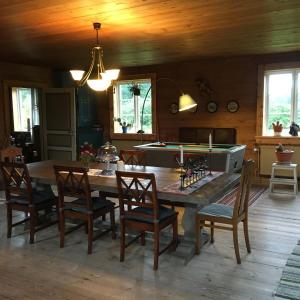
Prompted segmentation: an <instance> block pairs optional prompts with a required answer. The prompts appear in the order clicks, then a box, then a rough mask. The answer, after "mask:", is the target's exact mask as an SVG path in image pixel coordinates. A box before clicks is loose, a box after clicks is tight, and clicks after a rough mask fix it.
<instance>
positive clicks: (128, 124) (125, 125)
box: [114, 118, 132, 133]
mask: <svg viewBox="0 0 300 300" xmlns="http://www.w3.org/2000/svg"><path fill="white" fill-rule="evenodd" d="M114 121H115V122H118V123H119V125H120V126H121V127H122V132H123V133H127V130H128V128H130V127H131V126H132V125H131V124H130V123H127V122H126V121H122V120H121V118H114Z"/></svg>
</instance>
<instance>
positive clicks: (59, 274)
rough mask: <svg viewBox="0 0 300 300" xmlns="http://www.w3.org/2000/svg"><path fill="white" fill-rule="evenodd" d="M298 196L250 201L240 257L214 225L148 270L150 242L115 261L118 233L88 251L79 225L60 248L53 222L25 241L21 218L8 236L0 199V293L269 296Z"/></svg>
mask: <svg viewBox="0 0 300 300" xmlns="http://www.w3.org/2000/svg"><path fill="white" fill-rule="evenodd" d="M299 211H300V197H299V196H298V197H297V198H296V199H292V198H290V197H286V196H282V197H275V198H273V199H271V198H270V197H269V195H268V193H267V192H266V193H265V194H264V195H262V197H261V198H260V199H259V200H258V201H257V202H256V203H255V205H254V206H253V207H251V209H250V241H251V246H252V253H251V254H247V252H246V249H245V243H244V239H243V235H242V227H241V228H240V233H241V234H240V248H241V257H242V264H241V265H237V264H236V261H235V256H234V250H233V244H232V238H231V233H230V232H226V231H220V230H216V237H215V238H216V241H215V244H206V245H205V246H204V247H203V251H202V253H201V255H200V256H195V257H194V258H193V259H192V260H191V261H190V263H189V264H188V265H184V264H183V260H182V259H181V258H179V257H176V256H174V255H172V254H171V253H165V254H163V255H162V256H161V257H160V262H159V270H158V271H157V272H154V271H153V270H152V264H153V256H152V250H151V247H152V243H151V241H148V243H147V244H148V245H147V246H146V248H144V247H142V246H140V245H138V244H133V245H132V246H130V247H129V248H128V249H127V252H126V257H125V262H124V263H120V262H119V240H118V239H117V240H115V241H112V240H111V238H110V236H109V235H107V236H105V237H103V238H101V239H99V240H97V241H96V242H95V243H94V253H93V254H92V255H87V239H86V235H85V234H84V230H83V229H80V230H79V231H75V232H74V233H72V234H71V235H68V236H67V239H66V247H65V248H64V249H60V248H59V246H58V245H59V239H58V233H57V227H56V226H52V227H51V228H48V229H46V230H44V231H41V232H39V233H38V234H37V242H36V243H35V244H34V245H30V244H29V235H28V232H27V233H25V234H24V233H23V229H24V228H23V226H19V228H16V229H15V231H14V234H13V237H12V238H11V239H6V235H5V232H6V225H5V222H6V220H5V205H3V204H1V205H0V216H1V219H0V220H1V223H0V225H1V227H0V232H1V238H0V299H22V300H25V299H36V300H37V299H43V300H46V299H51V300H53V299H64V300H66V299H70V300H71V299H72V300H76V299H80V300H81V299H97V300H99V299H258V300H263V299H272V297H273V296H272V294H273V292H274V290H275V289H276V287H277V284H278V282H279V279H280V277H281V272H282V269H283V267H284V265H285V263H286V259H287V257H288V255H289V254H290V252H291V251H292V249H293V248H294V246H295V244H296V242H297V240H298V239H299V238H300V213H299Z"/></svg>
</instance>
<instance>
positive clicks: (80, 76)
mask: <svg viewBox="0 0 300 300" xmlns="http://www.w3.org/2000/svg"><path fill="white" fill-rule="evenodd" d="M93 26H94V29H95V30H96V34H97V35H96V46H95V47H93V49H92V51H91V52H92V62H91V65H90V67H89V69H88V71H87V72H85V71H82V70H71V71H70V72H71V74H72V77H73V79H74V80H75V81H76V82H77V84H78V85H79V86H83V85H84V84H85V83H87V84H88V86H89V87H90V88H91V89H93V90H94V91H105V90H106V89H107V88H108V87H109V86H110V85H111V82H112V80H116V79H117V78H118V76H119V72H120V70H119V69H111V70H105V68H104V64H103V50H102V47H101V46H100V43H99V30H100V28H101V24H100V23H93Z"/></svg>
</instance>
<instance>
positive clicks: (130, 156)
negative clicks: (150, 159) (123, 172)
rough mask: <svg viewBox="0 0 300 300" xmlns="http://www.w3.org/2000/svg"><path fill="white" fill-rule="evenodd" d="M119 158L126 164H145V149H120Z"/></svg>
mask: <svg viewBox="0 0 300 300" xmlns="http://www.w3.org/2000/svg"><path fill="white" fill-rule="evenodd" d="M120 160H122V161H124V164H126V165H132V166H145V163H146V161H145V160H146V151H141V150H133V149H130V150H120Z"/></svg>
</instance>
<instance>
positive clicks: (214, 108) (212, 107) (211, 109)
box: [206, 101, 218, 113]
mask: <svg viewBox="0 0 300 300" xmlns="http://www.w3.org/2000/svg"><path fill="white" fill-rule="evenodd" d="M206 109H207V111H208V112H210V113H214V112H216V111H217V110H218V104H217V103H216V102H215V101H209V102H208V103H207V104H206Z"/></svg>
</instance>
